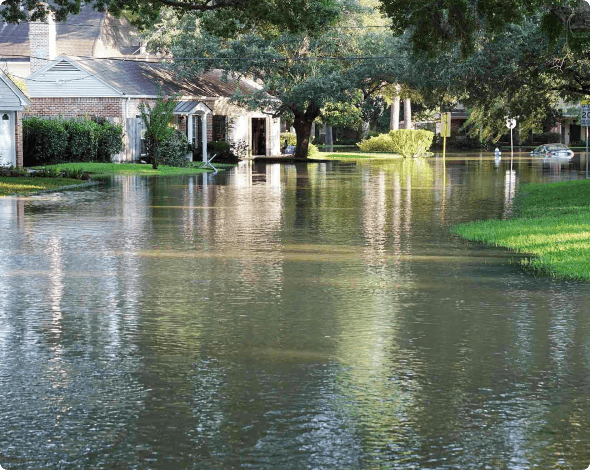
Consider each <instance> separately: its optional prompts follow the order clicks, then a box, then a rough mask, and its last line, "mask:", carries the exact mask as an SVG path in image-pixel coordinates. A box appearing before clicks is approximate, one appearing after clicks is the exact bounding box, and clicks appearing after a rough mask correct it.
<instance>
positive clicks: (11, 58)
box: [0, 6, 280, 161]
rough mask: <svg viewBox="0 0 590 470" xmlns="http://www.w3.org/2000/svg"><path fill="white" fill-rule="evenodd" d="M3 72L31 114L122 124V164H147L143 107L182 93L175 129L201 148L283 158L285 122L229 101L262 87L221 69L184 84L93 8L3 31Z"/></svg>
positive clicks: (117, 22) (127, 29)
mask: <svg viewBox="0 0 590 470" xmlns="http://www.w3.org/2000/svg"><path fill="white" fill-rule="evenodd" d="M153 59H156V60H153ZM0 67H3V68H5V69H8V70H10V71H11V73H12V74H13V75H14V76H17V77H20V78H24V79H25V82H26V87H27V93H28V96H29V99H30V106H28V107H27V108H26V110H25V111H24V113H25V116H41V117H53V116H64V117H80V116H86V117H93V118H105V119H108V120H110V121H112V122H115V123H120V124H122V125H123V126H124V130H125V144H126V145H125V151H124V152H122V153H121V154H120V155H118V156H117V157H116V160H117V161H136V160H139V159H140V157H141V155H142V128H143V125H142V122H141V118H140V112H139V105H140V103H142V102H153V101H154V100H155V99H156V97H157V96H158V92H159V90H160V89H161V90H162V92H163V93H164V94H168V95H172V94H179V95H180V101H179V103H178V106H177V107H176V110H175V124H176V125H177V127H178V128H179V129H181V130H182V131H184V132H186V135H187V137H188V139H189V141H191V142H193V143H194V144H195V146H196V147H197V148H199V149H203V148H206V143H207V142H210V141H211V140H233V141H240V140H241V141H244V142H245V143H247V144H248V148H249V152H250V154H252V155H277V154H279V153H280V122H279V120H278V119H276V118H272V117H271V116H269V115H268V114H265V113H264V112H262V111H259V112H252V111H247V110H245V109H243V108H240V107H238V106H235V105H232V104H230V102H229V98H230V97H231V96H232V95H233V93H234V92H235V91H236V90H237V89H238V88H239V89H240V90H241V91H242V92H245V93H251V92H253V91H254V90H256V89H259V88H260V85H259V84H257V83H255V82H253V81H248V80H243V79H242V80H240V81H237V80H232V79H229V80H224V79H223V74H222V72H221V71H218V70H214V71H211V72H209V73H206V74H203V75H201V76H199V77H194V78H193V79H191V80H184V81H182V82H179V81H177V80H175V79H174V77H173V76H172V74H171V73H170V72H169V71H167V70H166V69H165V67H164V66H163V65H162V64H161V63H160V62H159V60H157V58H152V59H150V57H149V55H148V54H146V53H145V51H144V50H143V48H142V47H141V45H140V44H139V40H138V39H136V34H135V30H134V28H133V27H132V26H131V25H130V24H129V23H128V22H127V21H126V20H125V19H117V18H114V17H112V16H111V15H109V14H108V13H100V12H97V11H94V10H92V8H91V7H90V6H86V7H84V8H82V10H81V12H80V14H79V15H77V16H74V17H71V18H70V20H68V22H67V23H63V24H62V23H57V24H55V23H53V22H52V21H51V20H48V22H46V23H22V24H19V25H7V24H5V25H3V27H2V28H0Z"/></svg>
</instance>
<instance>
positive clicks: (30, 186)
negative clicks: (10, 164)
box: [0, 176, 84, 196]
mask: <svg viewBox="0 0 590 470" xmlns="http://www.w3.org/2000/svg"><path fill="white" fill-rule="evenodd" d="M83 183H84V182H83V181H80V180H74V179H68V178H30V177H28V176H27V177H25V176H23V177H18V178H12V177H10V178H9V177H6V176H0V196H12V195H13V194H32V193H36V192H39V191H51V190H57V189H59V188H61V187H63V186H71V185H74V184H76V185H78V184H83Z"/></svg>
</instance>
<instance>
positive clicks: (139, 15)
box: [0, 0, 338, 33]
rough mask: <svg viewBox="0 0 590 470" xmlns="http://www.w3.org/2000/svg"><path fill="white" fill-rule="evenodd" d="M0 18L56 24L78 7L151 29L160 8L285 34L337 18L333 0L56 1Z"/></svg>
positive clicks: (24, 5) (26, 4) (11, 1)
mask: <svg viewBox="0 0 590 470" xmlns="http://www.w3.org/2000/svg"><path fill="white" fill-rule="evenodd" d="M0 3H1V5H0V16H1V17H2V18H3V19H4V20H5V21H7V22H9V23H18V22H21V21H28V20H32V21H34V20H43V19H45V16H46V14H47V12H49V11H51V12H53V13H54V15H55V18H56V20H57V21H64V20H65V19H66V18H67V17H68V16H69V15H76V14H78V13H80V8H81V6H82V5H85V4H91V5H93V6H94V7H95V8H96V9H98V10H100V11H104V10H106V9H108V11H109V12H110V13H112V14H114V15H116V16H117V15H119V14H121V12H123V11H126V12H128V13H131V15H130V19H131V20H132V22H133V23H134V24H135V25H136V26H138V27H140V28H145V27H148V26H150V25H152V24H153V23H154V22H156V21H157V20H158V18H159V15H160V12H161V11H162V9H164V8H171V9H173V10H174V11H175V12H176V14H177V15H183V14H185V13H189V12H210V11H215V12H218V13H219V15H220V16H219V17H218V20H219V21H222V22H223V26H224V27H225V28H227V30H228V31H230V30H232V29H235V28H236V25H238V24H239V25H240V26H241V27H245V28H252V27H253V26H260V25H271V26H274V27H277V28H279V29H280V30H284V31H289V32H292V33H293V32H300V31H312V30H316V29H318V28H322V27H325V26H326V25H327V24H329V23H330V22H331V20H332V17H333V16H334V15H337V14H338V9H337V5H336V0H289V2H284V1H281V0H56V1H54V2H46V3H41V2H39V1H38V0H3V1H2V2H0ZM286 3H288V5H286Z"/></svg>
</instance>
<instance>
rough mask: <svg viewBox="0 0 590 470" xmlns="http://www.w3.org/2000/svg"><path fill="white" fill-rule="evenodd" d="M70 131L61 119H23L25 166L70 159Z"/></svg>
mask: <svg viewBox="0 0 590 470" xmlns="http://www.w3.org/2000/svg"><path fill="white" fill-rule="evenodd" d="M67 148H68V133H67V131H66V129H65V125H64V121H63V120H61V119H42V118H39V117H30V118H25V119H23V157H24V165H25V166H34V165H41V164H45V163H56V162H59V161H68V160H66V159H67V155H66V154H67Z"/></svg>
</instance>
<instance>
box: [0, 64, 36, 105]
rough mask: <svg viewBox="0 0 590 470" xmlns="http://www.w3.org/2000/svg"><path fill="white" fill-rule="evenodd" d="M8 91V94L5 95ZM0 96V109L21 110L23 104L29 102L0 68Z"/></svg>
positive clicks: (28, 103)
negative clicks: (0, 102) (0, 107)
mask: <svg viewBox="0 0 590 470" xmlns="http://www.w3.org/2000/svg"><path fill="white" fill-rule="evenodd" d="M5 93H8V94H9V95H10V96H5ZM0 97H1V101H2V105H0V106H2V109H6V110H10V111H22V110H23V107H24V106H28V105H30V104H31V102H30V101H29V99H28V98H27V97H26V96H25V94H24V93H23V92H22V90H21V89H20V88H19V87H17V86H16V84H15V83H14V82H13V81H12V80H11V79H10V77H8V76H7V75H6V74H5V73H4V72H2V71H1V70H0Z"/></svg>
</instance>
